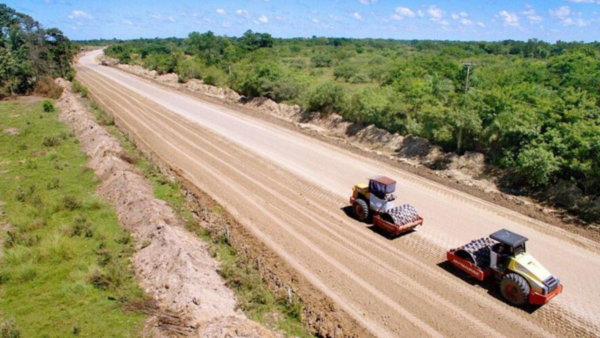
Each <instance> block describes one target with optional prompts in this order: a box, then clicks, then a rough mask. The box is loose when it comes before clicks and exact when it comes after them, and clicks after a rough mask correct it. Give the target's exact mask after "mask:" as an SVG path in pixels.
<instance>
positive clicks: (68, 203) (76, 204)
mask: <svg viewBox="0 0 600 338" xmlns="http://www.w3.org/2000/svg"><path fill="white" fill-rule="evenodd" d="M62 206H63V208H64V209H65V210H76V209H81V201H80V200H79V198H78V197H76V196H74V195H64V196H63V198H62Z"/></svg>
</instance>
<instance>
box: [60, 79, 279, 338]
mask: <svg viewBox="0 0 600 338" xmlns="http://www.w3.org/2000/svg"><path fill="white" fill-rule="evenodd" d="M58 82H59V84H60V85H61V86H62V87H64V88H65V89H66V90H65V91H64V93H63V95H62V97H61V99H60V101H59V102H58V105H59V107H60V108H61V110H62V114H61V119H62V120H64V121H65V122H66V123H68V124H69V125H70V126H71V128H72V129H73V132H74V133H75V135H77V137H78V138H79V139H80V141H81V145H82V148H83V149H84V151H85V152H86V153H87V154H88V156H89V157H90V163H89V166H90V167H91V168H92V169H93V170H94V172H95V173H96V175H97V176H98V178H99V179H100V180H101V181H102V183H101V184H100V186H99V187H98V190H99V193H100V194H101V195H102V196H103V197H105V198H107V199H108V200H110V201H112V202H113V203H114V204H115V208H116V211H117V214H118V216H119V221H120V222H121V224H122V226H124V227H126V228H128V229H129V230H130V231H131V232H132V234H133V236H134V238H135V240H136V246H137V249H138V251H137V252H136V254H135V255H134V256H133V259H132V263H133V266H134V268H135V272H136V275H137V276H138V278H139V280H140V283H141V284H142V286H143V287H144V288H145V290H146V292H147V293H149V294H150V295H151V296H152V297H153V298H154V300H155V301H156V303H157V304H158V306H159V308H160V310H162V311H164V312H167V313H171V314H177V317H178V318H177V323H178V324H179V327H173V325H172V324H171V325H168V324H169V323H165V320H164V315H161V314H157V315H156V316H155V318H154V319H153V320H151V321H149V324H150V325H153V327H151V328H150V329H149V330H147V332H145V334H149V335H159V336H170V335H173V334H189V335H200V336H211V337H214V336H221V337H233V336H238V337H273V336H277V335H276V334H274V333H273V332H271V331H269V330H267V329H265V328H264V327H262V326H261V325H260V324H258V323H255V322H253V321H250V320H248V319H247V318H246V316H245V315H244V314H243V313H242V312H241V311H239V310H237V309H236V299H235V296H234V294H233V292H232V291H231V290H230V289H229V288H227V286H226V285H225V282H224V281H223V279H222V278H221V276H220V275H219V274H218V269H219V264H218V263H217V262H216V261H215V259H213V258H212V257H211V256H210V253H209V251H208V245H207V244H206V243H204V242H203V241H202V240H200V239H199V238H198V237H197V236H195V235H193V234H191V233H189V232H188V231H187V230H185V228H184V224H183V222H182V221H181V220H180V219H179V218H178V217H177V216H176V214H175V213H174V212H173V210H172V209H171V208H170V207H169V206H168V205H167V204H166V203H165V202H164V201H161V200H158V199H156V198H154V193H153V190H152V187H151V185H150V184H149V182H147V181H146V180H145V179H144V178H143V176H142V175H141V173H140V172H139V170H138V169H136V168H135V167H134V166H133V165H132V164H130V163H129V162H128V160H130V159H129V157H128V155H127V152H126V151H125V150H124V149H123V148H122V147H121V145H120V144H119V143H118V141H117V140H116V139H115V138H114V137H113V136H112V135H110V133H109V132H108V131H107V130H105V129H104V128H102V127H101V126H99V125H98V124H97V123H96V121H95V119H94V117H93V116H92V115H91V114H90V113H89V112H88V111H87V109H86V107H85V105H84V104H83V103H82V102H81V101H80V99H79V98H78V97H77V96H76V95H74V94H73V93H71V91H70V84H69V83H68V82H66V81H64V80H59V81H58Z"/></svg>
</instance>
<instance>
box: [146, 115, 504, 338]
mask: <svg viewBox="0 0 600 338" xmlns="http://www.w3.org/2000/svg"><path fill="white" fill-rule="evenodd" d="M152 110H153V111H154V112H156V113H159V112H157V111H155V110H154V109H152ZM146 117H147V118H150V119H152V117H151V116H146ZM169 131H170V132H173V133H174V132H175V130H174V129H171V128H169ZM183 141H186V140H183ZM187 143H189V144H190V145H191V146H192V147H194V148H195V149H196V150H197V151H201V152H202V151H203V150H202V149H200V148H199V147H198V146H196V145H194V144H191V143H190V142H189V141H187ZM204 154H205V155H206V156H210V157H213V158H214V156H213V155H211V154H210V153H204ZM223 155H224V156H228V154H223ZM217 160H218V159H217ZM223 164H225V165H227V164H226V163H223ZM238 174H240V175H242V176H244V177H245V178H246V179H248V180H253V179H252V178H251V177H248V176H246V175H244V174H243V173H241V172H239V171H238ZM281 189H286V188H285V187H283V186H281ZM267 190H268V192H269V193H271V194H273V195H274V196H275V197H277V198H279V199H283V198H284V197H283V196H279V194H277V193H276V192H275V191H274V190H271V189H267ZM325 195H326V194H325V193H323V192H321V193H318V194H317V198H324V197H325ZM295 208H296V209H298V208H297V207H295ZM299 211H300V212H302V213H306V211H307V210H299ZM323 211H325V210H324V209H323ZM283 221H288V222H289V220H283ZM323 230H325V231H327V232H329V233H330V234H331V235H334V236H335V237H336V239H339V240H342V241H343V242H344V243H346V244H347V245H348V246H350V247H352V249H355V250H356V251H357V252H360V253H361V254H362V255H363V256H365V257H366V258H367V259H368V261H366V262H364V263H368V262H376V263H377V265H378V270H379V272H382V271H386V272H390V271H394V273H393V274H394V275H395V277H397V278H399V279H401V280H403V282H402V283H399V285H398V286H399V287H400V285H403V284H404V283H408V284H409V285H410V287H409V289H412V291H413V292H414V290H417V291H419V292H420V293H421V295H422V296H425V297H424V298H426V301H427V303H429V305H430V306H433V305H434V304H435V303H437V304H442V305H443V306H445V307H446V308H447V310H448V313H451V314H458V315H460V316H462V318H456V320H467V321H470V322H471V323H472V324H473V325H474V326H478V327H481V328H482V331H483V332H485V333H486V334H488V335H493V336H498V335H500V333H499V332H497V331H495V330H493V329H492V328H490V327H488V326H487V325H486V324H484V323H483V322H481V321H479V320H477V319H476V318H474V317H471V316H470V315H468V314H467V313H466V312H464V311H462V309H459V308H457V307H456V306H454V305H452V304H451V303H450V302H448V301H446V300H445V299H441V298H437V299H436V298H434V296H433V295H431V294H430V293H431V290H428V289H426V288H425V287H423V286H421V285H420V284H418V283H416V282H415V281H413V280H412V279H410V278H408V277H407V276H406V275H404V274H402V273H401V272H399V271H397V270H394V268H393V267H392V266H390V265H387V264H385V263H383V262H380V261H378V259H377V258H375V257H374V256H371V255H370V254H368V253H367V252H366V251H365V250H363V249H361V248H358V247H356V246H354V245H353V244H352V243H350V242H349V241H347V240H345V239H344V238H343V237H341V236H339V234H337V233H335V232H332V231H331V230H329V229H328V228H327V227H323ZM328 245H330V246H335V245H336V243H335V242H329V243H328ZM324 256H325V257H327V256H326V255H324ZM361 259H362V257H361ZM395 284H398V282H396V281H395ZM367 289H369V288H367ZM379 298H380V299H382V300H383V301H387V297H385V296H383V297H382V296H381V295H379ZM388 305H390V306H391V307H394V308H395V309H396V310H398V311H399V312H401V313H403V314H404V315H405V316H406V317H407V318H408V319H409V320H411V321H418V319H417V318H414V317H413V316H410V314H409V313H407V312H406V310H404V309H399V308H397V307H396V306H394V305H393V304H388Z"/></svg>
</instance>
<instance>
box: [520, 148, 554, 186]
mask: <svg viewBox="0 0 600 338" xmlns="http://www.w3.org/2000/svg"><path fill="white" fill-rule="evenodd" d="M517 169H518V172H519V174H520V175H521V176H522V177H523V178H524V179H525V180H526V181H527V182H528V183H529V184H530V185H532V186H534V187H536V186H544V185H547V184H549V183H550V181H551V179H552V176H553V174H554V173H555V172H557V171H558V170H560V162H559V161H558V160H557V159H556V157H554V154H553V153H552V152H551V151H548V150H546V149H545V148H543V147H540V146H538V147H530V148H526V149H524V150H523V151H521V152H520V153H519V156H518V158H517Z"/></svg>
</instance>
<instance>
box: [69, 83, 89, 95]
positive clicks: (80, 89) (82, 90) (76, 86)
mask: <svg viewBox="0 0 600 338" xmlns="http://www.w3.org/2000/svg"><path fill="white" fill-rule="evenodd" d="M71 88H72V89H73V91H74V92H75V93H79V94H81V96H83V97H88V94H89V89H88V88H87V87H85V86H84V85H82V84H81V82H79V81H77V80H74V81H73V82H71Z"/></svg>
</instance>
